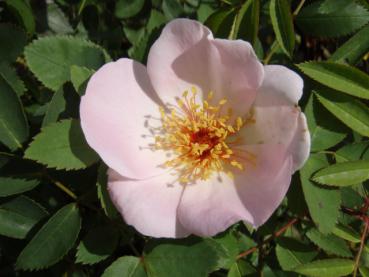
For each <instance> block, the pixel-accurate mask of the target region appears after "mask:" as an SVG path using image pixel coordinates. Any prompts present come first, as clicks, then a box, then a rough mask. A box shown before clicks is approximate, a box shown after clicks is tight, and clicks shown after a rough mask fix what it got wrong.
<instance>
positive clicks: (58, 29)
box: [47, 3, 74, 34]
mask: <svg viewBox="0 0 369 277" xmlns="http://www.w3.org/2000/svg"><path fill="white" fill-rule="evenodd" d="M47 24H48V25H49V28H50V29H51V30H53V31H54V32H55V33H58V34H69V33H73V31H74V30H73V28H72V26H71V25H70V23H69V21H68V18H67V17H66V16H65V14H64V13H63V11H62V10H61V9H60V8H59V7H58V5H56V4H55V3H48V4H47Z"/></svg>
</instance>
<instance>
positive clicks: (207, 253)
mask: <svg viewBox="0 0 369 277" xmlns="http://www.w3.org/2000/svg"><path fill="white" fill-rule="evenodd" d="M217 248H218V247H217V244H216V243H215V242H214V241H211V240H207V239H199V238H188V239H184V240H155V241H151V242H149V243H148V244H146V247H145V251H144V252H145V254H144V263H145V265H146V267H147V271H148V272H149V275H152V276H160V277H166V276H168V277H171V276H173V272H175V273H176V277H182V276H183V277H188V276H191V277H196V276H199V277H202V276H207V275H208V274H209V273H210V272H212V271H214V270H215V269H217V267H218V260H219V257H220V256H219V251H218V249H217Z"/></svg>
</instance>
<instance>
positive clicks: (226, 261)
mask: <svg viewBox="0 0 369 277" xmlns="http://www.w3.org/2000/svg"><path fill="white" fill-rule="evenodd" d="M210 240H214V242H215V243H216V244H217V245H218V246H219V249H221V250H222V251H219V254H221V255H219V260H218V265H219V266H220V267H222V268H230V267H231V266H232V265H233V264H234V263H235V262H236V261H237V256H238V254H239V253H240V252H241V251H242V250H241V249H240V245H241V244H242V242H241V235H240V233H239V232H237V231H236V230H234V229H233V228H230V229H229V230H227V231H226V232H223V233H221V234H219V235H217V236H216V237H214V238H212V239H210Z"/></svg>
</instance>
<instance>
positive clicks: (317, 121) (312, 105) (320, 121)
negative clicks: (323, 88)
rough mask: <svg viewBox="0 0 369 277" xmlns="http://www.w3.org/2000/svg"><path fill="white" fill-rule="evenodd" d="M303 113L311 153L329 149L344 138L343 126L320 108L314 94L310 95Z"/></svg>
mask: <svg viewBox="0 0 369 277" xmlns="http://www.w3.org/2000/svg"><path fill="white" fill-rule="evenodd" d="M304 112H305V115H306V119H307V123H308V127H309V131H310V136H311V151H319V150H324V149H327V148H330V147H332V146H334V145H336V144H337V143H339V142H340V141H342V140H343V139H344V138H345V137H346V135H347V134H346V133H345V128H342V127H344V125H343V126H342V124H341V123H340V122H339V121H338V120H337V119H335V118H334V117H333V116H332V115H331V114H330V113H329V112H327V111H326V110H325V109H324V108H323V107H322V105H321V104H320V103H319V101H317V99H316V96H315V95H314V94H311V95H310V98H309V101H308V103H307V105H306V107H305V111H304Z"/></svg>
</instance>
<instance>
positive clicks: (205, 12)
mask: <svg viewBox="0 0 369 277" xmlns="http://www.w3.org/2000/svg"><path fill="white" fill-rule="evenodd" d="M214 11H215V9H214V7H213V6H212V5H211V4H208V3H204V2H201V4H200V6H199V7H198V9H197V12H196V14H197V20H198V21H200V22H201V23H204V22H205V21H206V20H207V19H208V18H209V16H210V15H211V14H212V13H214Z"/></svg>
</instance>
